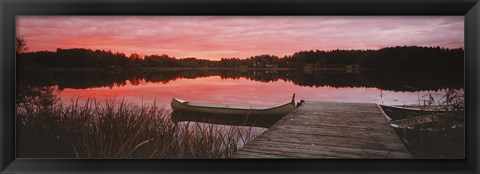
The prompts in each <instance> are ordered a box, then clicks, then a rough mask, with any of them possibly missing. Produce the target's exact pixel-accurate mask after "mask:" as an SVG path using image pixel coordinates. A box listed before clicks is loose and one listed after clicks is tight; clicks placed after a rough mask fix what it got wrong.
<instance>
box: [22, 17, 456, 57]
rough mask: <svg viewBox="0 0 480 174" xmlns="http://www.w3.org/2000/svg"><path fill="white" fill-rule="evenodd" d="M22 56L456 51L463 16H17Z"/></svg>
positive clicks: (211, 55)
mask: <svg viewBox="0 0 480 174" xmlns="http://www.w3.org/2000/svg"><path fill="white" fill-rule="evenodd" d="M17 35H18V36H23V37H24V38H25V40H26V41H27V46H28V47H29V50H28V51H42V50H48V51H55V50H56V49H57V48H87V49H93V50H95V49H100V50H111V51H113V52H122V53H125V54H126V55H130V54H131V53H138V54H141V55H150V54H168V55H170V56H175V57H177V58H182V57H196V58H202V59H212V60H218V59H220V58H222V57H228V58H231V57H237V58H247V57H250V56H254V55H259V54H273V55H277V56H284V55H290V54H293V53H294V52H297V51H302V50H316V49H318V50H331V49H379V48H383V47H390V46H403V45H417V46H441V47H447V48H460V47H462V48H463V45H464V17H463V16H384V17H379V16H356V17H352V16H296V17H293V16H290V17H286V16H263V17H259V16H130V17H125V16H18V17H17Z"/></svg>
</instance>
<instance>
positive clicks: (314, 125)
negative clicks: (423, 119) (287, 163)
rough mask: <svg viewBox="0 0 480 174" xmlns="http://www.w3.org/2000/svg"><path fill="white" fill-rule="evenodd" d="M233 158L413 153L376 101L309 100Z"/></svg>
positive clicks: (236, 153) (381, 155) (399, 154)
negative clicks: (404, 143) (389, 122)
mask: <svg viewBox="0 0 480 174" xmlns="http://www.w3.org/2000/svg"><path fill="white" fill-rule="evenodd" d="M232 157H233V158H412V156H411V155H410V153H409V152H408V151H407V149H406V148H405V146H404V145H403V143H402V142H401V141H400V139H399V137H398V136H397V134H396V133H395V131H394V130H393V128H392V127H391V126H390V125H389V124H388V121H387V120H386V118H385V116H384V115H383V112H382V111H381V109H380V108H379V107H378V105H377V104H374V103H336V102H305V103H303V104H302V106H300V107H299V108H297V109H295V110H294V111H292V112H291V113H289V114H288V115H286V116H285V117H283V118H282V119H281V120H279V121H278V122H277V123H275V124H274V125H273V126H272V127H270V128H268V130H267V131H265V132H264V133H262V134H261V135H259V136H257V137H256V138H255V139H254V140H253V141H251V142H249V143H248V144H247V145H245V146H244V147H242V148H241V149H240V150H239V151H237V152H235V153H234V154H233V155H232Z"/></svg>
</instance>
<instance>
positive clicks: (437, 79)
mask: <svg viewBox="0 0 480 174" xmlns="http://www.w3.org/2000/svg"><path fill="white" fill-rule="evenodd" d="M212 76H219V77H220V78H221V79H240V78H245V79H248V80H251V81H257V82H277V81H287V82H292V83H293V84H295V85H298V86H304V87H334V88H345V87H350V88H354V87H368V88H370V87H373V88H378V89H381V90H391V91H410V92H411V91H424V90H441V89H446V88H451V89H460V88H463V84H464V81H463V72H457V71H360V72H330V71H310V72H304V71H228V70H182V71H154V72H147V71H143V72H135V71H122V72H108V71H89V72H88V71H87V72H85V71H83V72H82V71H58V72H45V71H41V72H29V71H25V72H23V71H22V72H19V73H18V75H17V77H18V79H19V80H20V83H27V84H29V85H35V86H55V85H56V86H58V88H59V89H66V88H71V89H87V88H97V87H109V88H113V87H115V86H117V87H119V86H125V85H127V84H128V83H129V84H131V85H133V86H137V85H140V84H141V83H144V82H152V83H161V84H167V83H171V82H174V81H176V80H179V79H197V78H202V77H212Z"/></svg>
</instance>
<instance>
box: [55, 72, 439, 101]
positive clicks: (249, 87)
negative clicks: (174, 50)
mask: <svg viewBox="0 0 480 174" xmlns="http://www.w3.org/2000/svg"><path fill="white" fill-rule="evenodd" d="M136 83H137V84H136V85H133V84H132V82H131V81H129V80H127V81H126V83H125V84H123V85H118V86H113V87H94V88H87V89H71V88H65V89H63V90H60V91H58V94H59V96H60V98H61V100H62V101H63V102H64V103H69V102H70V101H71V99H72V98H74V97H79V98H80V100H81V101H82V100H85V99H86V98H88V97H95V99H96V100H97V101H100V102H101V101H104V100H105V99H112V98H117V99H125V101H130V102H133V103H135V104H141V103H142V102H143V103H145V104H152V103H153V102H154V101H155V102H156V104H157V105H159V106H165V108H167V109H170V101H171V99H172V97H176V98H180V99H184V100H187V101H192V102H201V103H223V104H239V105H248V106H273V105H277V104H280V103H286V102H289V101H290V100H291V97H292V95H293V93H295V94H296V101H299V100H300V99H303V100H305V101H335V102H359V103H378V104H387V105H403V104H407V105H409V104H418V103H419V99H420V100H424V99H428V98H426V97H425V95H428V94H431V95H432V96H433V97H434V98H437V99H440V98H441V97H442V96H443V95H444V94H445V90H443V89H440V90H421V91H413V92H412V91H408V92H406V91H386V90H382V89H379V88H375V87H330V86H323V87H310V86H300V85H296V84H294V83H292V82H289V81H285V80H278V81H273V82H258V81H252V80H249V79H247V78H244V77H242V78H238V79H222V78H221V77H220V76H210V77H198V78H194V79H185V78H181V79H176V80H173V81H170V82H168V83H155V82H146V81H145V80H141V81H140V83H139V84H138V82H136Z"/></svg>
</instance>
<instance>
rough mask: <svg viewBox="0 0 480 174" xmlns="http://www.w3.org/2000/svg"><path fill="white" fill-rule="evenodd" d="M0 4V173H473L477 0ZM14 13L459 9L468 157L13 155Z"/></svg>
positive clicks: (4, 0) (17, 0) (38, 0)
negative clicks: (121, 157)
mask: <svg viewBox="0 0 480 174" xmlns="http://www.w3.org/2000/svg"><path fill="white" fill-rule="evenodd" d="M0 12H1V20H0V26H1V29H0V38H1V40H2V41H1V47H0V54H1V58H0V66H1V68H0V69H1V70H0V84H1V85H0V91H1V92H0V113H1V116H0V136H1V137H0V138H1V140H0V171H1V172H2V173H32V172H33V173H54V172H58V173H86V172H92V173H105V172H122V173H128V172H131V173H227V172H230V173H278V172H282V173H298V172H305V173H342V172H343V173H345V172H348V173H350V172H360V173H371V172H375V173H385V172H392V173H393V172H395V173H425V172H432V173H479V166H480V163H479V156H480V151H479V148H480V146H479V129H478V126H479V125H480V122H479V119H478V116H479V112H478V107H479V102H478V101H479V96H480V95H479V93H478V89H479V82H480V78H479V68H480V64H479V58H480V51H479V48H480V47H479V41H480V35H479V33H480V23H479V21H480V3H479V1H478V0H297V1H296V0H228V1H227V0H204V1H201V0H176V1H173V0H155V1H154V0H103V1H95V0H69V1H65V0H63V1H61V0H1V1H0ZM16 15H463V16H465V94H466V95H465V102H466V118H465V119H466V159H460V160H423V159H422V160H421V159H408V160H398V159H394V160H385V159H378V160H376V159H369V160H365V159H348V160H346V159H338V160H336V159H328V160H327V159H303V160H300V159H296V160H294V159H278V160H273V159H271V160H266V159H256V160H253V159H227V160H220V159H214V160H161V159H158V160H145V159H142V160H140V159H139V160H134V159H129V160H126V159H125V160H112V159H103V160H102V159H95V160H93V159H16V158H15V112H14V109H15V97H14V95H15V39H14V37H15V16H16Z"/></svg>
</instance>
